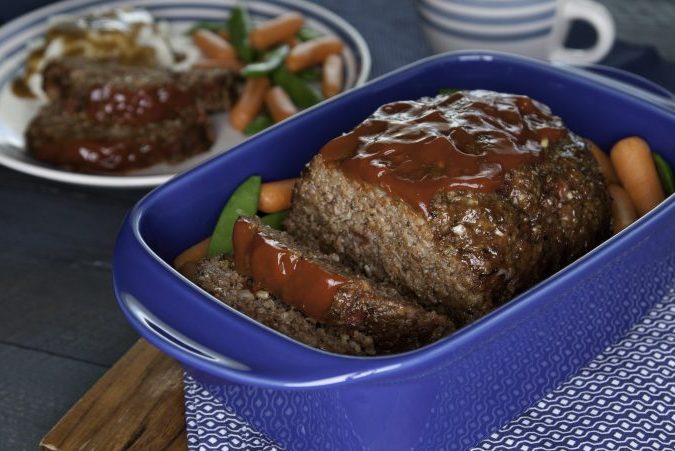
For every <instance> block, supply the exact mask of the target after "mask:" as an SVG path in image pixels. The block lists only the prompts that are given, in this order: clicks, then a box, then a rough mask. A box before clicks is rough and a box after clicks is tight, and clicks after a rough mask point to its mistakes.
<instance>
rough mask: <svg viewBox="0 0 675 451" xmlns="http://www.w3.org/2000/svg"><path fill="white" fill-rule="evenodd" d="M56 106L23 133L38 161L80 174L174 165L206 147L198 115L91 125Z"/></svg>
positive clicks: (45, 109) (206, 135) (208, 143)
mask: <svg viewBox="0 0 675 451" xmlns="http://www.w3.org/2000/svg"><path fill="white" fill-rule="evenodd" d="M67 110H68V108H67V107H65V106H64V105H63V104H62V103H61V102H53V103H50V104H48V105H47V106H45V107H43V108H42V109H41V110H40V112H39V113H38V115H37V116H36V117H35V118H34V119H33V120H32V121H31V123H30V125H29V127H28V130H27V131H26V144H27V147H28V149H29V151H30V152H31V153H32V154H33V155H34V156H35V157H36V158H38V159H39V160H43V161H46V162H49V163H52V164H56V165H59V166H63V167H66V168H72V169H77V170H80V171H85V172H120V171H126V170H131V169H137V168H143V167H147V166H150V165H153V164H156V163H160V162H164V161H167V162H178V161H180V160H182V159H184V158H186V157H188V156H190V155H194V154H197V153H199V152H204V151H206V150H208V149H209V147H210V146H211V143H212V138H211V134H210V129H209V127H208V123H207V120H206V116H205V115H204V114H198V113H197V112H196V111H197V110H195V109H192V111H193V112H194V113H195V114H194V116H192V117H177V118H172V119H167V120H162V121H158V122H150V123H146V124H142V125H129V124H125V123H108V122H99V121H92V120H91V119H90V118H89V117H88V116H87V114H86V113H84V112H79V113H68V112H67Z"/></svg>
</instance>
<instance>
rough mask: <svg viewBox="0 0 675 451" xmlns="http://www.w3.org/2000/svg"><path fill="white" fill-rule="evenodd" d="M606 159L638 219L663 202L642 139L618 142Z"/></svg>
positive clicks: (651, 159)
mask: <svg viewBox="0 0 675 451" xmlns="http://www.w3.org/2000/svg"><path fill="white" fill-rule="evenodd" d="M610 158H611V160H612V163H613V164H614V169H615V170H616V174H617V175H618V177H619V180H620V181H621V185H623V187H624V188H625V190H626V191H627V192H628V195H629V196H630V198H631V200H632V201H633V205H635V208H636V210H637V212H638V214H639V215H640V216H642V215H644V214H646V213H647V212H648V211H649V210H651V209H652V208H654V207H655V206H656V205H657V204H658V203H659V202H661V201H662V200H663V199H665V196H664V194H663V188H662V187H661V183H660V182H659V176H658V174H657V173H656V166H654V159H653V158H652V152H651V150H650V149H649V145H648V144H647V143H646V142H645V141H644V140H643V139H642V138H638V137H637V136H632V137H630V138H625V139H622V140H621V141H619V142H618V143H616V144H615V145H614V147H613V148H612V152H611V155H610Z"/></svg>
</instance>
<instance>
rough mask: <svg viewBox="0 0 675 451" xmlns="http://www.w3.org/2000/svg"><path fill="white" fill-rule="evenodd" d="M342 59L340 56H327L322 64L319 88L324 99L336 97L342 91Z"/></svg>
mask: <svg viewBox="0 0 675 451" xmlns="http://www.w3.org/2000/svg"><path fill="white" fill-rule="evenodd" d="M342 79H343V69H342V58H340V55H335V54H333V55H328V58H326V61H324V62H323V79H322V82H321V88H322V90H323V96H324V97H325V98H329V97H333V96H336V95H338V94H339V93H340V91H342V82H343V80H342Z"/></svg>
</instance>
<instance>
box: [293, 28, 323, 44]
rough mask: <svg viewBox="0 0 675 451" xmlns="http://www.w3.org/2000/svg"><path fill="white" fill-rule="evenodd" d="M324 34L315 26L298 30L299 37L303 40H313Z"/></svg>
mask: <svg viewBox="0 0 675 451" xmlns="http://www.w3.org/2000/svg"><path fill="white" fill-rule="evenodd" d="M321 36H323V34H322V33H321V32H320V31H317V30H315V29H314V28H309V27H302V28H301V29H300V31H298V39H300V40H301V41H311V40H312V39H316V38H320V37H321Z"/></svg>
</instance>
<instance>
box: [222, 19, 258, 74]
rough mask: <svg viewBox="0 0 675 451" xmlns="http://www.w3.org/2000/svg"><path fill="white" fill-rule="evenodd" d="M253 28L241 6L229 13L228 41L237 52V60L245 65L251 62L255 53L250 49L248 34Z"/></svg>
mask: <svg viewBox="0 0 675 451" xmlns="http://www.w3.org/2000/svg"><path fill="white" fill-rule="evenodd" d="M252 27H253V25H252V23H251V18H250V17H249V15H248V10H247V9H246V8H245V7H243V6H237V7H236V8H234V9H233V10H232V12H231V13H230V18H229V19H228V21H227V28H228V30H229V32H230V40H231V41H232V45H233V46H234V48H235V49H236V50H237V54H238V55H239V58H241V59H242V60H244V61H246V62H247V63H249V62H251V61H253V59H254V58H255V52H254V51H253V47H251V42H250V41H249V38H248V34H249V32H250V31H251V28H252Z"/></svg>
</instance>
